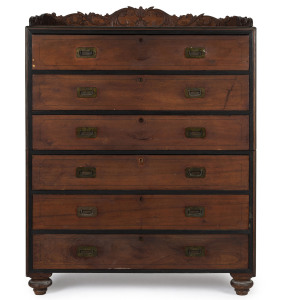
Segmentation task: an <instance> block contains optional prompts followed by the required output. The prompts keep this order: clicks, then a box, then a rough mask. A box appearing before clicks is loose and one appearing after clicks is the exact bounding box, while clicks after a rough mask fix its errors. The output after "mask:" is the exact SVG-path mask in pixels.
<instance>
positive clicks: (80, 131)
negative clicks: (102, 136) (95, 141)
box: [76, 127, 97, 138]
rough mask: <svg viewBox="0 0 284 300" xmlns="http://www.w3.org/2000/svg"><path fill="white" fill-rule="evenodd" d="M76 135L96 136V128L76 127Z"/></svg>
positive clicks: (80, 136)
mask: <svg viewBox="0 0 284 300" xmlns="http://www.w3.org/2000/svg"><path fill="white" fill-rule="evenodd" d="M76 135H77V137H79V138H96V137H97V128H96V127H77V128H76Z"/></svg>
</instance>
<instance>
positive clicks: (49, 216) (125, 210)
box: [33, 195, 249, 230]
mask: <svg viewBox="0 0 284 300" xmlns="http://www.w3.org/2000/svg"><path fill="white" fill-rule="evenodd" d="M187 207H192V208H195V209H198V208H200V207H202V208H203V209H204V216H186V213H185V211H186V208H187ZM78 208H85V209H87V210H88V208H89V210H90V208H95V209H96V214H93V216H92V215H89V216H87V217H82V216H80V215H79V216H78V213H77V210H78ZM248 217H249V197H248V196H247V195H34V196H33V228H34V229H94V230H99V229H102V230H103V229H169V230H170V229H177V230H246V229H248Z"/></svg>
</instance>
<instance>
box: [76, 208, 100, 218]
mask: <svg viewBox="0 0 284 300" xmlns="http://www.w3.org/2000/svg"><path fill="white" fill-rule="evenodd" d="M97 215H98V210H97V208H96V207H89V206H88V207H86V206H79V207H77V216H78V217H80V218H82V217H83V218H85V217H87V218H89V217H96V216H97Z"/></svg>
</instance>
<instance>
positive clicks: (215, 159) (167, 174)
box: [32, 155, 249, 190]
mask: <svg viewBox="0 0 284 300" xmlns="http://www.w3.org/2000/svg"><path fill="white" fill-rule="evenodd" d="M32 165H33V178H32V186H33V189H34V190H41V189H43V190H104V189H105V190H136V189H138V190H139V189H140V190H141V189H143V190H194V189H197V190H199V189H200V190H248V188H249V156H247V155H218V156H213V155H162V156H156V155H141V156H137V155H84V156H80V155H68V156H65V155H34V156H33V161H32ZM77 167H92V168H96V177H94V178H77V177H76V169H77ZM192 167H198V168H205V169H206V176H205V177H204V178H187V177H186V172H185V169H186V168H192Z"/></svg>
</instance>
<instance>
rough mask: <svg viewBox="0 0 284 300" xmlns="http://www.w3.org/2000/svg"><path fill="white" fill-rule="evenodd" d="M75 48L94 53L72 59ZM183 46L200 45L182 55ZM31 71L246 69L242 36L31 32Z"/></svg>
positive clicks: (246, 46) (246, 45)
mask: <svg viewBox="0 0 284 300" xmlns="http://www.w3.org/2000/svg"><path fill="white" fill-rule="evenodd" d="M78 47H94V48H96V52H97V54H96V57H94V58H80V57H79V58H78V57H76V49H77V48H78ZM187 47H193V48H198V47H203V48H205V52H206V54H205V57H204V58H186V57H185V49H186V48H187ZM32 53H33V59H34V61H33V69H34V70H56V69H57V70H248V69H249V36H248V35H220V36H212V35H154V36H153V35H89V36H82V35H81V36H80V35H65V36H62V35H34V36H33V41H32Z"/></svg>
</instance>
